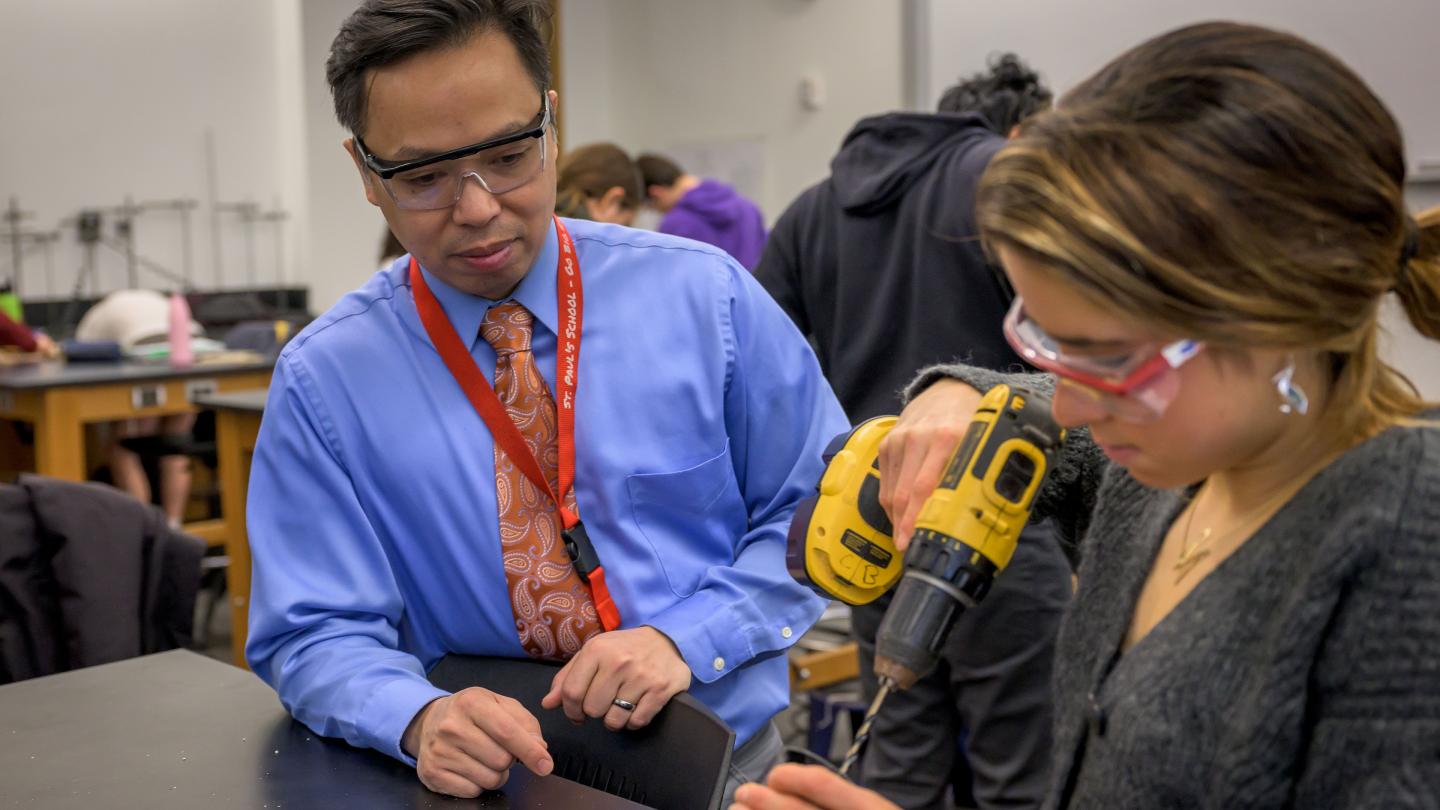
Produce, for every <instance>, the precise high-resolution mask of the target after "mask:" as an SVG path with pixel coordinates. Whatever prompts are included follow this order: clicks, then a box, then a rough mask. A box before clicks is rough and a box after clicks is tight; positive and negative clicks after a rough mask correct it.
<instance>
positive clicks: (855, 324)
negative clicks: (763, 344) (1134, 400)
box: [755, 113, 1020, 422]
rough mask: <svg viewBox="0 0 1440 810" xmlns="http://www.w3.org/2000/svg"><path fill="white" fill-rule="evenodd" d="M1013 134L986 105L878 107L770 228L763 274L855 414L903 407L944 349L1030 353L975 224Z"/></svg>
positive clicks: (989, 355) (954, 354) (967, 357)
mask: <svg viewBox="0 0 1440 810" xmlns="http://www.w3.org/2000/svg"><path fill="white" fill-rule="evenodd" d="M1004 145H1005V139H1004V138H1002V137H1000V136H999V135H996V134H995V133H994V132H992V131H991V130H990V129H989V128H988V126H987V125H986V124H985V121H984V119H982V118H980V117H979V116H975V115H949V114H920V113H893V114H890V115H882V116H877V117H874V118H867V119H865V120H863V121H861V122H860V123H859V124H858V125H856V127H855V129H853V130H852V131H851V132H850V134H849V135H848V136H846V138H845V143H844V145H843V146H842V147H841V148H840V152H839V154H837V155H836V156H835V159H834V160H833V161H832V162H831V164H830V168H831V176H830V178H829V179H828V180H825V181H823V182H821V183H820V184H819V185H816V186H814V187H812V188H810V189H809V190H807V191H805V192H804V193H803V194H801V196H800V197H799V198H798V199H797V200H796V201H795V202H794V203H793V204H791V206H790V208H789V209H787V210H786V211H785V213H784V214H783V215H782V216H781V217H780V220H779V222H777V223H776V225H775V229H774V231H772V232H771V234H770V241H769V243H768V244H767V245H766V248H765V253H764V255H763V256H762V257H761V259H760V265H759V267H758V268H757V269H756V271H755V275H756V277H757V278H759V280H760V283H761V284H763V285H764V286H765V288H766V289H767V290H769V291H770V294H771V295H773V296H774V297H775V300H776V301H778V302H779V303H780V305H781V306H782V307H784V309H785V310H786V311H787V312H789V314H790V317H791V318H793V319H794V320H795V323H796V325H798V326H799V327H800V331H802V332H804V333H806V334H807V335H808V336H809V337H810V338H811V340H812V341H813V343H814V345H815V347H816V352H817V354H818V355H819V358H820V365H821V367H822V368H823V369H824V371H825V375H826V377H828V378H829V380H830V384H831V385H832V386H834V388H835V394H836V395H837V396H838V397H839V398H840V403H841V404H842V405H843V406H844V407H845V412H846V413H847V414H848V415H849V417H850V419H851V420H852V421H855V422H859V421H861V420H863V419H866V418H868V417H871V416H876V415H879V414H885V413H897V412H898V411H899V408H900V397H899V392H900V389H901V388H903V387H904V386H905V384H906V383H908V382H909V381H910V380H911V378H913V377H914V376H915V372H916V371H918V370H919V369H921V368H923V367H925V366H928V365H932V364H934V363H939V362H948V361H954V360H959V361H962V362H965V363H968V364H970V365H978V366H983V367H986V368H992V369H997V370H1003V369H1007V368H1011V367H1017V368H1018V367H1020V365H1019V364H1020V359H1019V358H1018V357H1017V356H1016V355H1015V353H1014V352H1013V351H1011V349H1010V347H1009V346H1008V345H1007V344H1006V342H1005V338H1004V336H1003V335H1002V334H1001V323H1002V321H1003V319H1004V317H1005V311H1006V309H1007V308H1008V307H1009V305H1010V299H1011V292H1010V290H1009V285H1008V284H1007V283H1006V282H1005V281H1004V277H1003V275H1002V274H1001V273H1000V271H999V269H998V268H996V267H994V266H992V265H991V264H989V263H988V262H987V261H986V260H985V257H984V254H983V252H982V250H981V248H980V244H979V241H978V238H977V237H976V234H975V218H974V207H975V190H976V186H977V184H978V182H979V179H980V175H981V173H982V172H984V170H985V167H986V166H987V165H988V164H989V163H990V159H991V158H992V157H994V156H995V153H996V152H997V151H999V150H1000V148H1001V147H1002V146H1004Z"/></svg>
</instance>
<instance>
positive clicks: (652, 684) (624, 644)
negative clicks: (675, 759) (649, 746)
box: [540, 627, 690, 731]
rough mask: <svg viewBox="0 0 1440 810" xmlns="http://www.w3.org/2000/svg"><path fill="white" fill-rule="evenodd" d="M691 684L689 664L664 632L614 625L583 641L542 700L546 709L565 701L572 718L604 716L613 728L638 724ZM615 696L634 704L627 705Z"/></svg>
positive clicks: (641, 724) (566, 714)
mask: <svg viewBox="0 0 1440 810" xmlns="http://www.w3.org/2000/svg"><path fill="white" fill-rule="evenodd" d="M688 688H690V667H689V666H687V665H686V664H685V659H684V658H681V657H680V651H679V650H678V649H676V648H675V644H674V642H672V641H671V640H670V639H669V638H668V637H666V636H665V634H664V633H661V632H660V631H659V630H656V629H655V628H653V627H636V628H634V629H632V630H614V631H611V632H609V633H601V634H600V635H598V636H595V637H593V638H591V639H590V640H589V641H587V642H585V646H583V647H581V648H580V652H578V653H576V654H575V657H574V658H571V659H570V661H569V663H567V664H566V665H565V666H564V667H562V668H561V669H560V671H559V672H558V673H556V674H555V680H554V681H553V682H552V683H551V684H550V693H549V694H547V695H546V696H545V698H544V699H543V700H541V701H540V705H541V706H544V707H545V708H547V709H553V708H555V707H556V706H563V707H564V709H565V716H566V717H568V718H570V720H571V721H572V722H575V723H583V722H585V718H587V717H603V718H605V727H606V728H608V729H610V730H611V731H619V730H620V729H622V728H640V727H641V726H644V725H646V724H648V723H649V722H650V721H651V720H653V719H655V715H656V714H658V713H659V712H660V710H661V709H663V708H664V707H665V704H666V703H669V702H670V698H672V697H675V695H677V694H679V693H680V692H683V691H685V690H686V689H688ZM616 699H619V700H622V701H627V702H629V703H633V704H635V708H634V709H631V710H628V711H627V710H626V709H624V708H623V707H620V706H617V705H615V701H616Z"/></svg>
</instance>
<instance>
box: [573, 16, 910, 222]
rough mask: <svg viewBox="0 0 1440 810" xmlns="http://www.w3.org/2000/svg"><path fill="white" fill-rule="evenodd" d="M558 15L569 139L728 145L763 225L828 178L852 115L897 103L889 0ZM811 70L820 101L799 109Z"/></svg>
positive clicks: (898, 76) (896, 27) (639, 147)
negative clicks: (749, 181)
mask: <svg viewBox="0 0 1440 810" xmlns="http://www.w3.org/2000/svg"><path fill="white" fill-rule="evenodd" d="M561 20H562V37H561V43H562V47H563V49H564V51H563V60H562V66H563V70H564V71H565V75H564V82H565V93H566V96H567V99H568V100H567V102H566V104H567V106H566V109H565V113H566V134H567V140H568V141H569V143H570V144H571V145H580V144H582V143H586V142H589V141H592V140H614V141H616V142H617V143H619V144H620V145H622V146H624V147H625V148H626V149H628V150H630V151H632V152H641V151H646V150H656V151H661V152H665V151H667V150H670V151H683V152H688V153H691V154H696V153H701V152H705V151H707V147H715V146H718V147H722V148H723V147H725V146H726V145H731V146H733V147H734V150H733V151H734V152H735V153H736V157H737V158H738V159H741V160H744V161H746V162H747V164H749V165H750V166H751V167H755V164H756V163H758V164H759V166H758V167H756V168H759V170H760V171H758V172H757V176H758V177H759V180H758V183H757V185H758V188H757V189H753V190H752V191H753V192H754V196H755V197H756V198H757V199H756V201H757V202H758V203H759V204H760V206H761V208H762V209H763V210H764V211H765V214H766V216H767V218H768V219H770V220H771V221H773V220H774V219H775V217H777V216H779V215H780V213H781V212H782V211H783V210H784V208H785V206H786V205H788V204H789V203H790V201H791V200H792V199H794V197H795V196H796V195H797V194H799V193H800V192H801V191H803V190H804V189H805V188H806V187H807V186H809V185H811V184H813V183H815V182H817V181H819V180H820V179H822V178H824V177H825V175H826V174H828V172H829V164H830V158H831V157H833V155H834V153H835V150H836V149H837V148H838V147H839V145H840V141H841V139H842V138H843V137H844V136H845V133H846V132H848V131H849V129H850V127H851V126H853V125H854V123H855V122H856V120H858V119H860V118H862V117H864V116H867V115H873V114H876V113H882V112H887V111H890V110H893V109H897V108H899V107H900V106H902V92H903V88H902V66H903V59H902V56H901V6H900V3H899V2H897V0H726V1H725V2H714V1H713V0H566V2H565V3H564V6H563V11H562V18H561ZM807 75H809V76H814V77H818V78H819V79H820V80H821V81H822V82H823V84H824V86H825V91H826V93H825V94H826V100H825V103H824V104H823V106H822V107H821V109H818V110H807V109H804V108H802V105H801V103H800V83H801V80H802V77H804V76H807ZM708 151H710V152H712V153H713V152H714V151H715V150H713V149H710V150H708ZM722 151H723V149H722Z"/></svg>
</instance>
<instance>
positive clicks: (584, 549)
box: [560, 522, 620, 631]
mask: <svg viewBox="0 0 1440 810" xmlns="http://www.w3.org/2000/svg"><path fill="white" fill-rule="evenodd" d="M560 538H561V539H562V540H563V541H565V553H566V554H568V555H570V562H571V563H572V564H574V566H575V573H577V574H579V575H580V578H581V579H583V580H585V584H586V585H589V586H590V597H591V599H592V600H593V601H594V602H595V612H596V613H598V614H599V615H600V626H601V627H603V628H605V629H606V630H607V631H608V630H616V629H618V628H619V627H620V609H619V608H617V607H615V600H614V599H611V598H610V586H609V585H607V584H606V583H605V566H603V565H601V564H600V555H599V554H598V553H596V551H595V544H594V543H591V542H590V535H589V534H588V533H586V531H585V524H584V523H580V522H576V524H575V525H574V526H571V527H570V528H568V529H565V530H564V531H562V532H560Z"/></svg>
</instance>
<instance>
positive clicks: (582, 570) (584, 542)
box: [560, 523, 600, 582]
mask: <svg viewBox="0 0 1440 810" xmlns="http://www.w3.org/2000/svg"><path fill="white" fill-rule="evenodd" d="M560 538H561V539H562V540H564V541H565V553H566V554H568V555H570V562H572V563H574V564H575V573H577V574H579V575H580V578H581V579H583V580H585V581H586V582H589V581H590V575H591V574H593V573H595V569H597V568H599V567H600V555H599V554H597V553H595V544H594V543H591V542H590V535H589V534H588V533H587V532H586V531H585V524H584V523H576V524H575V525H574V526H571V527H570V528H568V529H566V530H564V531H562V532H560Z"/></svg>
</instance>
